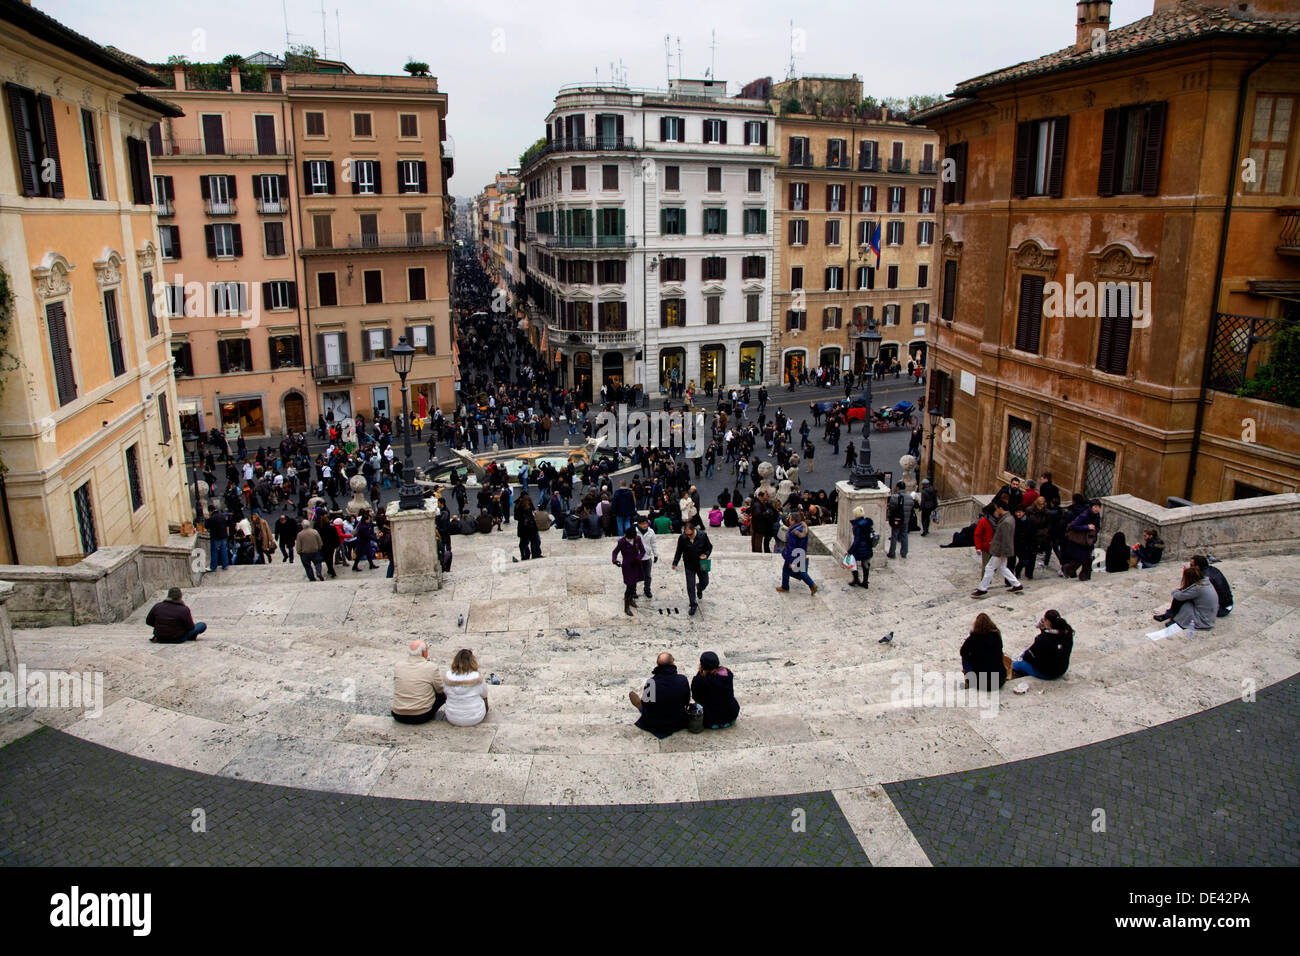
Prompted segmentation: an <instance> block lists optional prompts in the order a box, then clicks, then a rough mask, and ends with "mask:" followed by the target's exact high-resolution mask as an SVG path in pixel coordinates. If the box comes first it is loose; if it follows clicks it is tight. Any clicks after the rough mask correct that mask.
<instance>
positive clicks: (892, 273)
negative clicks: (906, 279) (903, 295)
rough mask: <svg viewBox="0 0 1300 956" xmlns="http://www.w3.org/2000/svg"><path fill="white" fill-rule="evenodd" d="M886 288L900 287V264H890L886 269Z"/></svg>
mask: <svg viewBox="0 0 1300 956" xmlns="http://www.w3.org/2000/svg"><path fill="white" fill-rule="evenodd" d="M885 288H886V289H897V288H898V266H889V267H887V268H886V269H885Z"/></svg>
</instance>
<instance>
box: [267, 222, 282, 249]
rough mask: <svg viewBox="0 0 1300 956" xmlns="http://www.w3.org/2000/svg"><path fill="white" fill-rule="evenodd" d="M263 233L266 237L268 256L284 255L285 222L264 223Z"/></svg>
mask: <svg viewBox="0 0 1300 956" xmlns="http://www.w3.org/2000/svg"><path fill="white" fill-rule="evenodd" d="M262 235H263V237H264V238H265V239H266V254H267V255H268V256H272V257H274V256H282V255H284V223H282V222H265V223H262Z"/></svg>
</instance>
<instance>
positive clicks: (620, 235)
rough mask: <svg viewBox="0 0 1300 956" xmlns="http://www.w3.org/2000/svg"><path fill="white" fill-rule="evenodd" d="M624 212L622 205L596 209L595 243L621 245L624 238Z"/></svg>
mask: <svg viewBox="0 0 1300 956" xmlns="http://www.w3.org/2000/svg"><path fill="white" fill-rule="evenodd" d="M625 225H626V221H625V214H624V211H623V209H622V207H619V208H616V209H615V208H607V209H598V210H596V235H597V237H598V238H597V240H596V244H597V245H612V246H621V245H622V244H623V239H624V238H625V233H624V227H625Z"/></svg>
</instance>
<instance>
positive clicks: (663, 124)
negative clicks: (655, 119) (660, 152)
mask: <svg viewBox="0 0 1300 956" xmlns="http://www.w3.org/2000/svg"><path fill="white" fill-rule="evenodd" d="M667 139H668V117H667V116H661V117H659V142H661V143H662V142H664V141H665V140H667Z"/></svg>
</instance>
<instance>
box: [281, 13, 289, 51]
mask: <svg viewBox="0 0 1300 956" xmlns="http://www.w3.org/2000/svg"><path fill="white" fill-rule="evenodd" d="M280 10H281V12H283V13H284V52H286V53H288V52H289V0H280Z"/></svg>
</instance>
